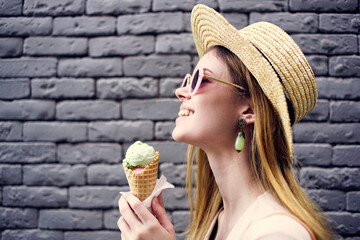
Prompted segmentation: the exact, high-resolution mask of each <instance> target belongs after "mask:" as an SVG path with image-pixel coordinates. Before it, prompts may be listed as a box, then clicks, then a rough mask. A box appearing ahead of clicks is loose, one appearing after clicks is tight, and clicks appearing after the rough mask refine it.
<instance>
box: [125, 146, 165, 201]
mask: <svg viewBox="0 0 360 240" xmlns="http://www.w3.org/2000/svg"><path fill="white" fill-rule="evenodd" d="M123 166H124V170H125V174H126V178H127V180H128V183H129V186H130V191H131V193H132V194H134V195H135V196H136V197H138V198H139V199H140V201H144V200H145V199H146V198H147V197H148V196H150V194H151V193H152V191H153V190H154V187H155V184H156V179H157V172H158V166H159V152H156V159H155V160H154V161H152V162H151V163H150V164H149V165H147V166H146V167H145V168H144V170H143V171H142V172H135V171H133V170H132V169H129V168H127V167H126V166H125V165H124V164H123Z"/></svg>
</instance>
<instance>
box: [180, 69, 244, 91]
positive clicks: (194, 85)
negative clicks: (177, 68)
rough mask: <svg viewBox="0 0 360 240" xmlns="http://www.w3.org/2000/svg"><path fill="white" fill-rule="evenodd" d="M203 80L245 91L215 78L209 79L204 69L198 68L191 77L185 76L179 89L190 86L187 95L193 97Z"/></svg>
mask: <svg viewBox="0 0 360 240" xmlns="http://www.w3.org/2000/svg"><path fill="white" fill-rule="evenodd" d="M204 79H210V80H214V81H217V82H221V83H225V84H227V85H230V86H233V87H236V88H240V89H241V90H244V91H245V89H244V88H243V87H241V86H239V85H236V84H234V83H231V82H227V81H223V80H220V79H217V78H214V77H210V76H208V75H204V69H203V68H199V69H198V70H196V72H195V74H194V76H193V77H192V76H191V75H190V74H189V73H188V74H186V76H185V77H184V80H183V83H182V85H181V87H186V86H187V85H190V88H189V94H190V95H191V96H193V95H195V94H196V92H197V91H198V89H199V88H200V86H201V83H202V82H203V80H204Z"/></svg>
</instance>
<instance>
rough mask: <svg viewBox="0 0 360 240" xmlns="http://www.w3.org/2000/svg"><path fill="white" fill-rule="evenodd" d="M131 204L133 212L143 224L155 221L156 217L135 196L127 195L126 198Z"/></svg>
mask: <svg viewBox="0 0 360 240" xmlns="http://www.w3.org/2000/svg"><path fill="white" fill-rule="evenodd" d="M124 197H125V198H126V200H127V202H128V203H129V205H130V207H131V208H132V210H133V211H134V212H135V214H136V215H137V217H138V218H139V219H140V221H141V222H143V223H145V222H146V221H154V220H155V217H154V216H153V215H152V214H151V213H150V212H149V210H148V209H147V208H146V207H145V206H144V204H143V203H142V202H141V201H140V200H139V199H138V198H137V197H135V196H134V195H133V194H126V195H125V196H124Z"/></svg>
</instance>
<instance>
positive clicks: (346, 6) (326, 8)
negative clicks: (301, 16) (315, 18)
mask: <svg viewBox="0 0 360 240" xmlns="http://www.w3.org/2000/svg"><path fill="white" fill-rule="evenodd" d="M357 5H358V2H357V0H330V1H326V2H324V1H322V0H290V1H289V7H290V10H291V11H309V12H346V11H354V10H356V9H357V7H358V6H357Z"/></svg>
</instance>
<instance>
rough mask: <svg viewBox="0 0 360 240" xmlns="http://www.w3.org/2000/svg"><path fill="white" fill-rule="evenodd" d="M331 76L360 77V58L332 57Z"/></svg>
mask: <svg viewBox="0 0 360 240" xmlns="http://www.w3.org/2000/svg"><path fill="white" fill-rule="evenodd" d="M329 75H330V76H341V77H360V56H338V57H330V61H329Z"/></svg>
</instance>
